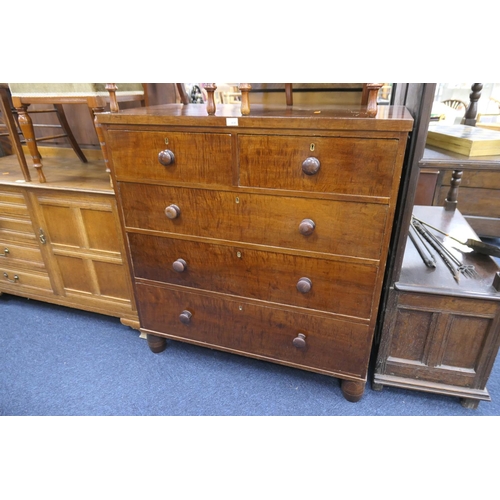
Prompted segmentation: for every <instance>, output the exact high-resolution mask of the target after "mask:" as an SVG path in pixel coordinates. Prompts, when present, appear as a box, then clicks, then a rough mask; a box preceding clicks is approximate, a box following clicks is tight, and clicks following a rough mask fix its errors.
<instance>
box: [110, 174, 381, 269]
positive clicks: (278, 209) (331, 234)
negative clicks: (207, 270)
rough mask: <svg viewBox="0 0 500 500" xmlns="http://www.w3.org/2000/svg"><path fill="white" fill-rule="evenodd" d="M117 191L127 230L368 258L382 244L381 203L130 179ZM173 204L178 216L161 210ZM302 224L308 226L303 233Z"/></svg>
mask: <svg viewBox="0 0 500 500" xmlns="http://www.w3.org/2000/svg"><path fill="white" fill-rule="evenodd" d="M118 189H119V191H120V196H121V200H122V207H123V212H124V217H125V225H126V226H127V227H128V228H141V229H149V230H154V231H162V232H168V233H177V234H183V235H196V236H202V237H207V238H216V239H221V240H230V241H243V242H248V243H256V244H260V245H267V246H275V247H281V248H291V249H298V250H306V251H312V252H321V253H329V254H336V255H346V256H353V257H360V258H366V259H373V260H378V259H379V258H380V255H381V248H382V245H383V243H384V242H383V239H382V235H383V234H384V230H385V224H386V219H387V210H388V208H387V206H386V205H381V204H371V203H360V202H339V201H332V200H323V199H309V198H295V197H288V196H270V195H260V194H249V193H240V192H231V191H212V190H204V189H186V188H172V187H167V186H153V185H145V184H129V183H119V184H118ZM174 205H175V207H177V208H176V210H177V209H178V211H179V215H178V216H176V217H175V218H173V219H170V218H169V217H167V215H166V214H165V209H166V208H167V207H168V208H169V210H170V214H172V213H173V212H174V210H173V209H172V207H173V206H174ZM305 221H312V222H313V224H312V225H311V224H310V222H305ZM308 224H309V226H307V225H308ZM304 227H310V228H313V229H312V230H311V231H310V234H303V233H302V232H301V231H302V230H303V228H304ZM360 239H362V243H360Z"/></svg>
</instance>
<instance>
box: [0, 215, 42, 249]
mask: <svg viewBox="0 0 500 500" xmlns="http://www.w3.org/2000/svg"><path fill="white" fill-rule="evenodd" d="M5 240H8V241H17V242H19V243H35V242H36V235H35V232H34V230H33V224H32V223H31V220H29V219H18V218H15V217H6V216H1V215H0V241H5Z"/></svg>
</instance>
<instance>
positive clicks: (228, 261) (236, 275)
mask: <svg viewBox="0 0 500 500" xmlns="http://www.w3.org/2000/svg"><path fill="white" fill-rule="evenodd" d="M128 239H129V244H130V249H131V254H132V260H133V266H134V274H135V276H136V277H138V278H144V279H148V280H155V281H162V282H165V283H173V284H177V285H184V286H188V287H192V288H199V289H203V290H211V291H214V292H221V293H228V294H232V295H238V296H241V297H250V298H254V299H259V300H266V301H270V302H277V303H282V304H290V305H294V306H299V307H305V308H308V309H318V310H322V311H328V312H333V313H337V314H343V315H348V316H356V317H360V318H369V317H370V314H371V308H372V302H373V293H374V288H375V282H376V278H377V266H373V265H367V264H354V263H351V262H349V263H347V262H339V261H336V260H328V259H318V258H311V257H305V256H297V255H288V254H283V253H276V252H272V251H269V250H266V251H258V250H254V249H248V248H241V246H223V245H216V244H208V243H202V242H198V241H185V240H182V239H173V238H164V237H159V236H149V235H144V234H134V233H129V234H128Z"/></svg>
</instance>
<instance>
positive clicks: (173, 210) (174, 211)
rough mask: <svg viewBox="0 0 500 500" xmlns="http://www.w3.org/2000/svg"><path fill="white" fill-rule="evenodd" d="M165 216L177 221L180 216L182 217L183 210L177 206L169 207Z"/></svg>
mask: <svg viewBox="0 0 500 500" xmlns="http://www.w3.org/2000/svg"><path fill="white" fill-rule="evenodd" d="M165 215H166V216H167V217H168V218H169V219H177V217H179V215H181V209H180V208H179V207H178V206H177V205H169V206H168V207H167V208H166V209H165Z"/></svg>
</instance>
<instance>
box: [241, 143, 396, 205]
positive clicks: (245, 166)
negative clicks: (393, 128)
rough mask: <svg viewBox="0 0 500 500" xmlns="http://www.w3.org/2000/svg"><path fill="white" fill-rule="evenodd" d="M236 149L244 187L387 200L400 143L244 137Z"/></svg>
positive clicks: (390, 190)
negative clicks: (378, 197)
mask: <svg viewBox="0 0 500 500" xmlns="http://www.w3.org/2000/svg"><path fill="white" fill-rule="evenodd" d="M238 148H239V174H240V176H239V179H240V180H239V185H240V186H249V187H250V186H251V187H260V188H275V189H285V190H295V191H309V192H328V193H339V194H353V195H364V196H380V197H389V196H390V195H391V192H392V187H393V182H394V168H395V165H396V157H397V152H398V148H399V145H398V140H397V139H366V138H351V137H306V136H295V137H294V136H277V135H262V136H260V135H240V136H239V137H238ZM318 167H319V168H318ZM316 168H318V169H317V171H316ZM306 172H307V173H306Z"/></svg>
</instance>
